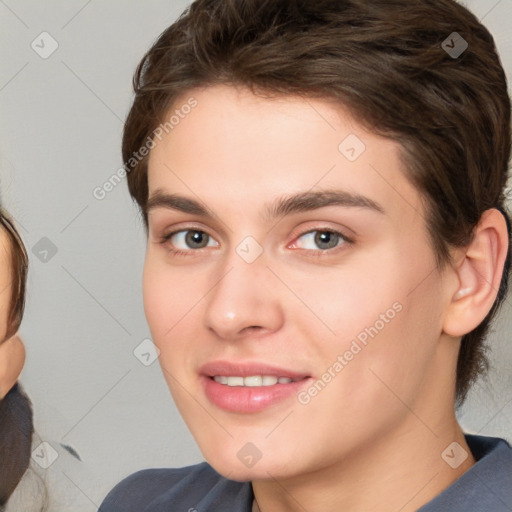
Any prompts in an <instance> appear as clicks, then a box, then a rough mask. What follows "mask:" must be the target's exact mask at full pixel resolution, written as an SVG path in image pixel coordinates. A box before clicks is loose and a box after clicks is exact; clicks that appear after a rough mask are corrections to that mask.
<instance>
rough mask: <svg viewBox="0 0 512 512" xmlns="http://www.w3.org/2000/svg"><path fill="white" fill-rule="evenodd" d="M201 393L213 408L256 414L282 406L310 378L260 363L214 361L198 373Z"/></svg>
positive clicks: (306, 375) (304, 374)
mask: <svg viewBox="0 0 512 512" xmlns="http://www.w3.org/2000/svg"><path fill="white" fill-rule="evenodd" d="M200 376H201V380H202V383H203V389H204V392H205V395H206V397H207V398H208V400H209V401H210V402H211V403H212V404H213V405H215V406H217V407H219V408H221V409H223V410H226V411H229V412H238V413H256V412H260V411H263V410H265V409H267V408H268V407H270V406H272V405H276V404H278V403H284V402H286V399H287V398H290V397H291V396H292V395H294V394H295V395H296V394H297V393H298V392H299V391H300V389H301V388H302V387H303V386H305V384H306V382H309V381H311V380H312V377H311V376H310V375H308V374H306V373H300V372H296V371H292V370H288V369H285V368H278V367H275V366H271V365H267V364H263V363H245V364H242V363H231V362H226V361H216V362H212V363H208V364H206V365H204V366H203V367H202V368H201V369H200Z"/></svg>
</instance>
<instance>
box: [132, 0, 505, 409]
mask: <svg viewBox="0 0 512 512" xmlns="http://www.w3.org/2000/svg"><path fill="white" fill-rule="evenodd" d="M453 32H457V33H458V34H459V35H460V36H461V37H462V38H463V40H464V41H466V42H467V44H468V48H467V49H466V50H465V51H463V52H462V54H460V55H453V53H452V54H449V53H448V51H449V49H450V48H455V44H456V43H455V42H454V41H457V45H458V46H457V47H456V48H462V45H461V43H462V42H463V41H462V39H457V37H458V36H456V35H453ZM450 38H451V39H450ZM445 40H446V42H445V43H443V41H445ZM215 84H228V85H234V86H238V85H240V86H245V87H248V88H250V90H251V91H252V92H254V93H257V92H259V93H262V92H264V93H272V94H276V95H279V94H283V95H300V96H302V97H306V98H307V97H316V98H324V99H333V100H335V101H336V102H338V103H339V104H341V105H344V106H345V107H346V108H348V110H349V112H351V113H352V114H353V116H354V117H355V119H357V120H358V122H360V123H361V124H363V125H364V126H365V127H367V128H368V129H370V130H371V131H373V132H374V133H377V134H380V135H382V136H385V137H388V138H390V139H392V140H395V141H397V142H398V143H400V144H401V147H402V154H401V157H402V160H403V163H404V164H405V168H406V169H407V175H408V176H407V177H408V179H410V180H411V182H412V183H413V184H414V185H415V186H416V187H417V189H418V190H419V191H420V192H421V193H422V194H423V196H424V199H425V207H426V213H427V215H426V222H427V227H428V230H429V235H430V238H431V243H432V247H433V249H434V252H435V254H436V259H437V263H438V266H439V267H440V268H442V267H443V266H444V265H445V264H447V263H450V253H449V249H450V247H451V246H453V247H464V246H466V245H467V244H468V243H469V242H470V241H471V237H472V233H473V228H474V227H475V226H476V224H477V223H478V221H479V219H480V218H481V216H482V214H483V212H484V211H485V210H487V209H490V208H498V209H499V210H500V211H501V212H502V213H503V215H504V216H505V217H506V219H507V226H508V229H509V233H510V222H509V219H508V215H507V213H506V211H505V209H504V188H505V185H506V180H507V167H508V161H509V158H510V151H511V133H510V108H511V105H510V98H509V96H508V94H507V83H506V77H505V74H504V71H503V68H502V66H501V63H500V59H499V57H498V54H497V51H496V47H495V44H494V40H493V37H492V36H491V34H490V33H489V32H488V30H487V29H486V28H485V27H484V26H483V25H482V24H481V23H480V22H479V21H478V19H477V18H476V17H475V16H474V15H473V14H472V13H471V12H470V11H469V10H467V9H466V8H465V7H463V6H462V5H459V4H458V3H456V2H455V1H454V0H435V1H433V0H393V2H389V1H388V0H315V1H312V0H310V1H308V0H222V1H219V0H196V1H195V2H193V3H192V4H191V5H190V7H189V8H187V9H186V10H185V12H184V13H183V14H182V15H181V17H180V18H179V19H178V20H177V21H176V22H175V23H174V24H173V25H171V26H170V27H169V28H168V29H166V30H165V31H164V32H163V33H162V34H161V35H160V37H159V38H158V40H157V41H156V42H155V43H154V45H153V47H152V48H151V49H150V50H149V51H148V52H147V53H146V55H145V56H144V57H143V59H142V61H141V62H140V64H139V66H138V68H137V70H136V72H135V76H134V89H135V99H134V102H133V105H132V108H131V110H130V112H129V115H128V117H127V120H126V124H125V129H124V135H123V144H122V152H123V160H124V162H125V169H126V172H127V173H128V186H129V190H130V193H131V195H132V196H133V198H134V199H135V200H136V201H137V203H138V204H139V206H140V208H141V211H142V213H143V217H144V220H145V223H146V225H147V216H146V213H145V206H146V202H147V199H148V181H147V160H148V158H147V156H143V157H140V155H139V150H140V149H141V148H142V147H143V146H145V145H146V146H147V145H148V141H151V140H153V139H154V133H153V132H154V131H155V129H156V128H157V127H158V125H159V123H161V122H162V121H163V119H164V116H165V115H166V114H167V112H168V110H169V109H170V107H171V106H172V105H173V103H174V102H175V101H176V99H177V98H178V97H179V96H182V95H183V94H184V93H186V92H187V91H190V90H191V89H192V88H194V87H205V86H209V85H215ZM509 252H510V251H509ZM509 266H510V254H508V255H507V261H506V264H505V269H504V273H503V279H502V282H501V286H500V290H499V293H498V297H497V300H496V301H495V303H494V305H493V307H492V309H491V310H490V311H489V313H488V315H487V316H486V318H485V319H484V321H483V322H482V323H481V324H480V325H479V326H478V327H477V328H476V329H474V330H473V331H472V332H470V333H468V334H466V335H465V336H464V337H463V338H462V345H461V350H460V354H459V359H458V365H457V376H456V393H457V398H458V403H459V404H461V403H462V402H463V401H464V399H465V397H466V394H467V392H468V390H469V388H470V386H471V385H472V384H473V383H474V381H475V380H476V379H477V377H478V376H479V374H480V373H483V372H484V371H485V370H487V368H488V362H487V358H486V354H485V351H486V347H485V345H484V339H485V337H486V335H487V332H488V328H489V323H490V321H491V319H492V318H493V317H494V315H495V314H496V312H497V310H498V308H499V306H500V304H501V303H502V301H503V299H504V297H505V294H506V291H507V283H508V269H509Z"/></svg>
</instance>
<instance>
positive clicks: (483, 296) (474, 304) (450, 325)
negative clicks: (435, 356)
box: [443, 208, 509, 337]
mask: <svg viewBox="0 0 512 512" xmlns="http://www.w3.org/2000/svg"><path fill="white" fill-rule="evenodd" d="M508 245H509V239H508V231H507V223H506V221H505V217H504V216H503V214H502V213H501V212H500V211H499V210H497V209H495V208H492V209H490V210H486V211H485V212H484V213H483V215H482V217H481V218H480V221H479V223H478V224H477V226H476V227H475V228H474V236H473V240H472V242H471V243H470V244H469V245H468V246H467V247H466V248H464V252H463V256H462V258H461V259H460V260H459V262H458V263H457V266H456V268H455V269H454V271H455V274H456V277H457V279H456V280H454V282H455V285H454V286H452V288H451V289H450V290H449V293H450V294H451V301H450V303H449V305H448V309H447V311H446V315H445V319H444V322H443V331H444V332H445V333H446V334H448V335H449V336H454V337H459V336H464V335H465V334H467V333H468V332H471V331H472V330H473V329H475V328H476V327H477V326H478V325H479V324H480V323H481V322H482V320H483V319H484V318H485V317H486V315H487V313H488V312H489V311H490V309H491V308H492V306H493V304H494V301H495V300H496V296H497V295H498V290H499V288H500V283H501V277H502V275H503V267H504V265H505V261H506V257H507V251H508Z"/></svg>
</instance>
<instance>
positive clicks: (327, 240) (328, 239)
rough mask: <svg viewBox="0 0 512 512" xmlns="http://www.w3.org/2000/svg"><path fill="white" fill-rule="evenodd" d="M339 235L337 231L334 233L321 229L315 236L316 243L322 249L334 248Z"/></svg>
mask: <svg viewBox="0 0 512 512" xmlns="http://www.w3.org/2000/svg"><path fill="white" fill-rule="evenodd" d="M337 237H338V235H337V234H336V233H332V232H330V231H319V232H318V233H317V235H316V236H315V243H316V244H317V245H318V246H319V247H320V248H321V249H332V248H333V247H336V243H337V241H338V240H337ZM322 244H326V245H327V247H323V246H322Z"/></svg>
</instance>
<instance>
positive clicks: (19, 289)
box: [0, 208, 28, 343]
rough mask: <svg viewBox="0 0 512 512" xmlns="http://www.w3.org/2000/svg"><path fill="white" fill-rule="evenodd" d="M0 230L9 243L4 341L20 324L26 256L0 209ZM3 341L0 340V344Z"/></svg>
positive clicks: (11, 225)
mask: <svg viewBox="0 0 512 512" xmlns="http://www.w3.org/2000/svg"><path fill="white" fill-rule="evenodd" d="M0 226H1V228H0V229H3V230H4V231H5V233H6V234H7V236H8V239H9V241H10V247H8V248H7V249H8V250H9V252H10V255H11V275H12V282H11V290H12V293H11V301H10V307H9V313H8V317H7V333H6V337H5V339H9V338H10V337H11V336H13V335H14V334H16V331H17V330H18V329H19V327H20V324H21V319H22V317H23V311H24V309H25V291H26V284H27V272H28V256H27V251H26V249H25V245H24V244H23V241H22V240H21V237H20V235H19V233H18V231H17V230H16V227H15V226H14V223H13V222H12V220H11V219H10V218H9V217H8V215H7V213H6V212H5V211H2V209H1V208H0ZM3 341H4V340H0V343H2V342H3Z"/></svg>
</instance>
